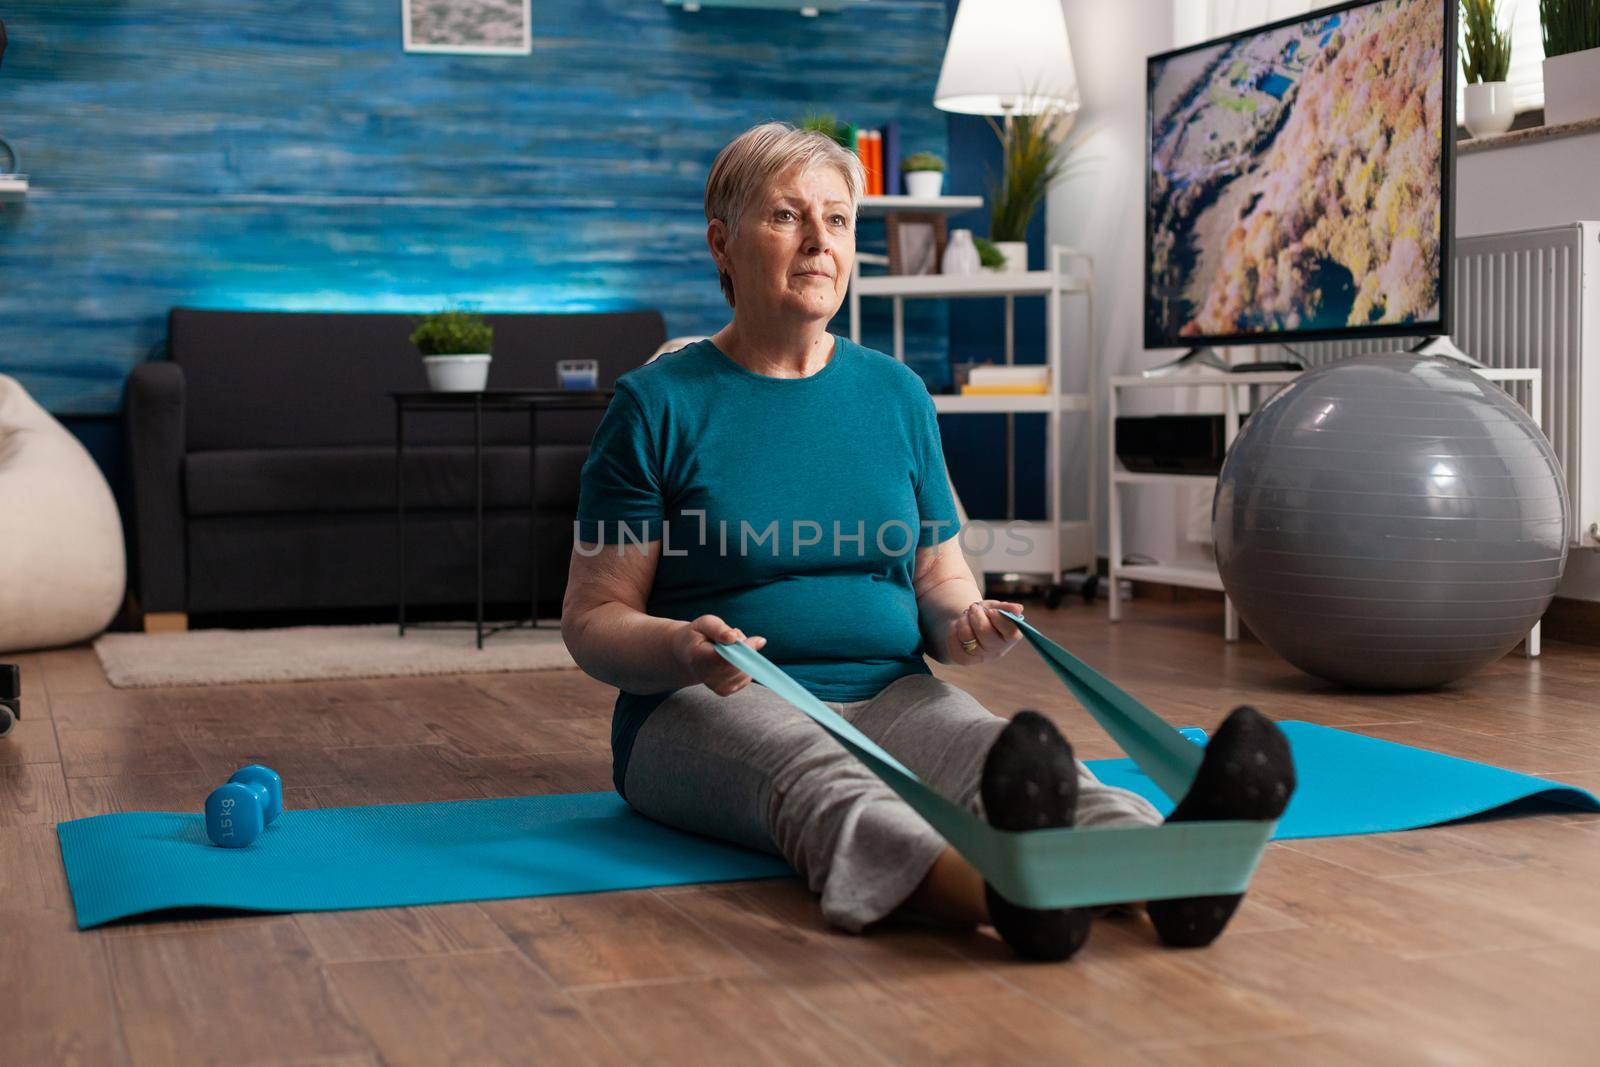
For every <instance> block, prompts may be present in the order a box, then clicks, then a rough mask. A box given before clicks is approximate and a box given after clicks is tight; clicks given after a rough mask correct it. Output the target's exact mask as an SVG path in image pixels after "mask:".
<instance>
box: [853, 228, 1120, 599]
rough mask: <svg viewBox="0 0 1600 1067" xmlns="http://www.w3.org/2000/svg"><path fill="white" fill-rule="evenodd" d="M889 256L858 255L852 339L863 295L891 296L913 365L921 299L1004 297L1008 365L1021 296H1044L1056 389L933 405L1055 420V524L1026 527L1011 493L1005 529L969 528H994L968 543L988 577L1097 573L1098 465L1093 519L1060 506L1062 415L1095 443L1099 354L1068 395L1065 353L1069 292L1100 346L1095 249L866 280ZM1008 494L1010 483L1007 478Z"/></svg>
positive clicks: (900, 345)
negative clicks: (1079, 423) (1043, 263)
mask: <svg viewBox="0 0 1600 1067" xmlns="http://www.w3.org/2000/svg"><path fill="white" fill-rule="evenodd" d="M982 206H983V198H982V197H976V196H973V197H939V198H937V199H936V200H919V199H916V198H913V197H888V196H881V197H867V198H866V199H865V200H864V201H863V202H862V209H861V212H862V214H864V215H865V214H883V213H885V212H886V211H889V210H896V209H898V210H908V211H910V210H919V211H932V210H944V211H951V212H956V211H970V210H973V209H974V208H979V207H982ZM881 261H882V260H881V257H876V256H866V257H862V256H857V261H856V266H855V270H854V273H853V274H852V275H851V278H850V339H851V340H852V341H855V342H857V343H858V344H859V343H860V341H861V300H862V298H863V297H884V298H888V299H890V300H892V301H893V303H894V306H893V318H894V344H893V355H894V357H895V358H896V359H898V360H900V361H901V362H904V361H905V302H906V301H907V300H917V299H960V298H968V297H1003V298H1004V299H1005V305H1006V312H1005V324H1006V325H1005V355H1006V363H1008V364H1009V363H1011V362H1012V361H1013V358H1014V356H1015V334H1016V305H1015V298H1016V297H1018V296H1042V297H1044V298H1045V309H1046V317H1047V322H1046V327H1045V332H1046V363H1047V365H1048V366H1049V378H1050V392H1049V393H1047V394H1043V395H1026V394H1024V395H1017V396H993V395H986V396H959V395H956V396H935V397H934V398H933V404H934V409H935V410H937V411H939V412H940V413H942V414H1010V415H1014V414H1019V413H1038V414H1043V415H1046V416H1048V421H1047V427H1048V432H1047V434H1046V438H1047V442H1048V443H1047V446H1046V447H1047V448H1048V450H1049V452H1048V455H1047V457H1046V459H1045V473H1046V483H1047V486H1046V496H1047V504H1048V512H1049V516H1050V517H1049V518H1048V519H1046V520H1044V521H1042V522H1038V521H1022V520H1017V519H1012V518H1010V517H1009V509H1010V508H1011V507H1012V500H1011V497H1010V494H1009V492H1008V497H1007V507H1008V517H1007V519H1006V520H1005V521H1003V522H1000V523H995V522H989V521H985V520H972V521H970V522H969V523H968V525H969V526H974V527H978V528H979V529H986V530H987V531H988V532H989V533H990V534H991V535H992V536H991V537H990V538H989V539H988V540H989V541H990V544H989V546H988V547H987V548H985V546H984V545H983V544H981V543H975V542H979V541H980V539H978V538H974V537H968V538H965V539H964V540H963V546H964V548H966V551H967V554H968V555H969V556H970V557H974V558H975V559H977V560H978V561H979V564H980V565H981V566H982V568H983V570H984V573H986V574H1028V575H1047V576H1048V578H1049V582H1050V584H1051V585H1055V584H1057V583H1059V581H1060V578H1061V575H1062V573H1063V572H1064V571H1066V570H1067V569H1068V568H1069V567H1071V568H1076V567H1085V568H1087V569H1088V570H1089V572H1090V573H1091V574H1092V573H1094V569H1095V567H1096V566H1097V560H1096V556H1095V514H1094V506H1095V493H1094V487H1093V481H1094V471H1095V463H1094V459H1093V456H1092V444H1091V448H1090V452H1091V455H1090V456H1089V457H1088V459H1087V463H1086V468H1085V469H1086V470H1087V471H1088V472H1089V480H1090V483H1091V484H1090V490H1089V514H1088V516H1087V518H1085V519H1074V520H1065V519H1063V518H1062V514H1061V512H1062V506H1061V495H1062V493H1061V470H1060V457H1061V416H1062V415H1063V414H1064V413H1069V412H1081V413H1084V414H1085V415H1087V416H1088V418H1089V420H1090V421H1089V432H1088V435H1087V439H1088V440H1089V441H1090V442H1093V441H1095V440H1097V439H1098V438H1097V435H1096V429H1095V425H1094V418H1095V412H1094V404H1093V397H1094V395H1095V360H1094V359H1093V356H1092V352H1091V353H1090V354H1089V356H1088V357H1087V358H1088V369H1089V385H1088V391H1087V392H1084V393H1062V392H1061V383H1062V380H1063V376H1062V367H1063V365H1064V363H1065V359H1064V353H1063V341H1062V329H1061V312H1062V302H1063V300H1064V298H1065V297H1067V296H1081V297H1082V298H1083V301H1084V320H1085V325H1084V337H1086V338H1087V339H1088V346H1087V347H1090V348H1092V345H1093V338H1094V268H1093V262H1092V261H1091V260H1090V258H1089V256H1088V254H1087V253H1084V252H1080V251H1078V250H1076V249H1072V248H1066V247H1063V246H1056V247H1053V248H1052V249H1051V250H1050V269H1049V270H1038V271H1017V272H1010V273H1005V272H985V273H982V274H975V275H961V276H952V275H942V274H933V275H907V276H900V275H865V276H864V275H862V273H861V266H862V263H863V262H866V263H868V264H872V263H880V262H881ZM1007 429H1008V432H1007V441H1006V452H1007V454H1006V463H1007V471H1008V473H1009V472H1010V470H1011V464H1012V462H1013V458H1014V457H1013V456H1012V454H1011V453H1012V446H1013V435H1012V433H1011V432H1010V426H1009V420H1008V427H1007ZM1007 484H1008V489H1009V486H1010V479H1009V478H1008V480H1007Z"/></svg>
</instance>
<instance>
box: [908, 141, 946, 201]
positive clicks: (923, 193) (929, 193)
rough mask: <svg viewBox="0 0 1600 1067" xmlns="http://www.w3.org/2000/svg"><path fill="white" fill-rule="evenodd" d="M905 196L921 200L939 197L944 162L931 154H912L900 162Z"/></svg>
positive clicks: (942, 181) (942, 180) (942, 183)
mask: <svg viewBox="0 0 1600 1067" xmlns="http://www.w3.org/2000/svg"><path fill="white" fill-rule="evenodd" d="M900 173H901V174H902V175H904V176H905V179H906V194H907V195H908V196H917V197H923V198H932V197H935V196H938V195H939V192H940V190H941V189H942V188H943V187H944V160H942V159H940V158H939V157H938V156H936V155H934V154H933V153H932V152H913V153H911V154H910V155H909V156H907V157H906V158H905V159H903V160H901V161H900Z"/></svg>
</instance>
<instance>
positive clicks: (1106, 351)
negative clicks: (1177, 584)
mask: <svg viewBox="0 0 1600 1067" xmlns="http://www.w3.org/2000/svg"><path fill="white" fill-rule="evenodd" d="M1062 7H1063V9H1064V11H1065V12H1066V18H1067V35H1068V37H1069V38H1070V40H1071V42H1072V58H1073V62H1074V63H1075V64H1076V66H1077V71H1078V86H1079V91H1080V95H1081V96H1082V98H1083V106H1082V108H1081V110H1080V111H1079V113H1078V120H1077V126H1076V128H1075V130H1074V136H1080V135H1081V136H1084V137H1085V138H1086V139H1085V140H1084V142H1083V147H1082V149H1081V152H1082V159H1083V162H1082V164H1080V165H1079V167H1078V168H1077V169H1076V170H1075V171H1074V173H1073V174H1071V175H1070V176H1069V177H1067V178H1066V179H1065V180H1064V181H1063V182H1062V183H1061V184H1060V185H1058V186H1057V187H1056V188H1055V189H1054V190H1053V191H1052V193H1051V195H1050V201H1049V208H1048V234H1049V240H1050V242H1051V243H1052V244H1064V245H1070V246H1072V247H1074V248H1081V249H1083V250H1084V251H1086V252H1088V253H1090V254H1091V255H1093V256H1094V265H1095V282H1096V292H1095V334H1096V336H1095V351H1096V352H1097V353H1098V354H1099V375H1100V383H1101V391H1102V392H1103V391H1104V383H1105V381H1106V377H1107V376H1108V375H1111V374H1128V373H1134V372H1136V371H1139V370H1143V369H1144V368H1146V367H1151V366H1154V365H1155V364H1157V363H1160V362H1162V361H1163V360H1164V359H1165V358H1167V356H1166V354H1163V353H1146V352H1145V350H1144V347H1143V345H1142V344H1141V343H1140V341H1141V338H1142V336H1143V315H1144V300H1143V292H1144V236H1143V235H1144V97H1145V85H1144V77H1145V68H1144V61H1145V57H1146V56H1148V55H1150V54H1152V53H1155V52H1162V51H1165V50H1167V49H1168V48H1171V47H1172V42H1173V4H1172V0H1117V2H1116V3H1107V2H1105V0H1063V2H1062ZM1071 312H1072V301H1068V310H1067V313H1068V314H1071ZM1072 328H1073V327H1072V326H1071V325H1070V324H1069V326H1068V330H1069V331H1070V330H1071V329H1072ZM1068 336H1069V337H1070V336H1074V334H1072V333H1071V332H1069V333H1068ZM1071 363H1072V361H1071V360H1070V357H1069V368H1068V376H1069V377H1068V381H1067V383H1066V384H1067V387H1068V388H1069V389H1081V388H1082V387H1083V385H1084V377H1085V371H1084V369H1083V366H1082V365H1081V364H1080V365H1079V366H1077V367H1076V368H1074V367H1073V366H1071ZM1074 371H1076V372H1077V374H1078V380H1077V381H1073V380H1072V377H1071V375H1072V374H1073V373H1074ZM1152 410H1159V409H1152ZM1101 416H1102V418H1101V423H1100V427H1101V428H1100V433H1099V435H1098V436H1099V439H1098V440H1097V441H1096V442H1095V444H1096V447H1095V448H1093V449H1091V450H1089V451H1090V454H1092V455H1093V456H1094V457H1095V464H1096V467H1097V470H1096V471H1095V472H1094V474H1095V477H1094V481H1093V483H1092V484H1094V485H1096V486H1097V492H1098V498H1099V502H1100V503H1099V505H1098V506H1097V514H1098V515H1099V516H1100V531H1099V534H1098V535H1097V536H1098V541H1097V543H1098V545H1099V546H1100V549H1099V550H1100V552H1101V554H1102V555H1104V554H1105V551H1106V547H1105V546H1106V539H1105V530H1106V527H1105V515H1106V510H1105V499H1106V497H1105V494H1106V486H1105V481H1106V479H1105V471H1104V464H1105V461H1106V443H1105V436H1104V435H1105V421H1104V405H1103V404H1102V406H1101ZM1074 421H1078V420H1074ZM1067 426H1068V428H1069V431H1071V432H1069V433H1068V434H1067V436H1066V441H1065V442H1064V443H1065V447H1066V455H1067V457H1068V462H1067V463H1066V464H1065V466H1064V469H1065V470H1066V472H1067V490H1066V497H1065V499H1066V500H1068V501H1074V500H1077V499H1080V498H1081V494H1082V493H1083V486H1084V484H1085V483H1084V478H1085V476H1086V474H1087V472H1086V471H1084V470H1083V469H1082V466H1083V465H1082V463H1081V462H1079V463H1078V464H1076V466H1075V465H1074V463H1073V462H1072V458H1073V457H1081V456H1083V455H1084V454H1085V452H1084V445H1085V444H1086V442H1085V441H1084V440H1083V436H1082V430H1081V428H1078V427H1074V426H1073V425H1072V424H1071V423H1068V424H1067ZM1158 492H1159V493H1160V495H1157V494H1158ZM1125 499H1126V500H1127V502H1128V503H1129V505H1130V507H1129V509H1128V510H1127V513H1126V514H1125V516H1124V521H1123V530H1124V531H1125V533H1124V537H1125V540H1124V545H1123V548H1124V551H1125V552H1142V553H1145V554H1147V555H1150V556H1154V557H1156V558H1158V559H1162V560H1172V559H1175V558H1176V553H1177V550H1178V527H1177V522H1176V520H1175V518H1174V503H1173V500H1172V497H1171V494H1168V493H1166V492H1165V491H1164V490H1161V491H1148V492H1147V491H1144V490H1139V491H1136V492H1135V493H1129V494H1126V497H1125Z"/></svg>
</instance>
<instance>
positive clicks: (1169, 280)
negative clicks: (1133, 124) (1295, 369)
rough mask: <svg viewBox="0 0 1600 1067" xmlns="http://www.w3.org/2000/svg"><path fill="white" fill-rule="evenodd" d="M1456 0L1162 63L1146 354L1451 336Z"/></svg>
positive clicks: (1336, 19)
mask: <svg viewBox="0 0 1600 1067" xmlns="http://www.w3.org/2000/svg"><path fill="white" fill-rule="evenodd" d="M1455 7H1456V2H1455V0H1380V2H1377V3H1373V2H1370V0H1369V2H1366V3H1345V4H1340V5H1338V6H1335V7H1327V8H1322V9H1320V10H1318V11H1314V12H1312V13H1310V14H1306V15H1300V16H1297V17H1295V18H1292V19H1285V20H1284V21H1282V22H1275V23H1272V24H1271V25H1268V26H1262V27H1259V28H1255V29H1251V30H1247V31H1245V32H1243V33H1236V34H1234V35H1233V36H1231V37H1224V38H1221V39H1218V40H1214V41H1207V42H1205V43H1204V44H1198V45H1194V46H1191V47H1188V48H1180V49H1177V50H1175V51H1171V52H1164V53H1162V54H1161V55H1157V56H1152V57H1151V58H1150V59H1149V61H1148V66H1147V82H1146V87H1147V95H1146V107H1147V122H1146V131H1145V146H1146V159H1147V163H1148V167H1147V171H1146V187H1145V192H1146V201H1145V315H1144V341H1145V347H1147V348H1180V347H1181V348H1201V347H1205V346H1207V345H1213V344H1251V343H1269V342H1270V343H1282V344H1292V343H1293V342H1295V341H1297V340H1298V341H1313V340H1328V339H1349V338H1362V337H1377V336H1400V335H1411V336H1416V335H1420V334H1437V335H1448V334H1449V332H1450V330H1449V323H1450V315H1449V312H1450V308H1449V294H1450V284H1449V283H1450V278H1449V272H1450V250H1451V247H1452V245H1453V237H1454V234H1453V227H1452V212H1451V198H1452V195H1453V194H1452V188H1453V185H1454V181H1453V178H1454V168H1455V144H1454V133H1455V121H1454V115H1453V110H1454V101H1455V55H1456V47H1455V40H1456V21H1455Z"/></svg>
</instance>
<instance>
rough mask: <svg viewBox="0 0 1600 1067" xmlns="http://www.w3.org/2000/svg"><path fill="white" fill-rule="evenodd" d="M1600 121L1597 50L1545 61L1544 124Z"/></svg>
mask: <svg viewBox="0 0 1600 1067" xmlns="http://www.w3.org/2000/svg"><path fill="white" fill-rule="evenodd" d="M1592 118H1600V48H1586V49H1584V50H1583V51H1582V52H1568V53H1567V54H1566V55H1564V56H1552V57H1551V58H1549V59H1547V60H1545V61H1544V124H1545V125H1546V126H1560V125H1561V124H1563V123H1567V122H1582V121H1583V120H1584V119H1592Z"/></svg>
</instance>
